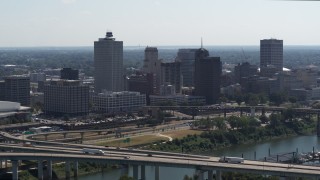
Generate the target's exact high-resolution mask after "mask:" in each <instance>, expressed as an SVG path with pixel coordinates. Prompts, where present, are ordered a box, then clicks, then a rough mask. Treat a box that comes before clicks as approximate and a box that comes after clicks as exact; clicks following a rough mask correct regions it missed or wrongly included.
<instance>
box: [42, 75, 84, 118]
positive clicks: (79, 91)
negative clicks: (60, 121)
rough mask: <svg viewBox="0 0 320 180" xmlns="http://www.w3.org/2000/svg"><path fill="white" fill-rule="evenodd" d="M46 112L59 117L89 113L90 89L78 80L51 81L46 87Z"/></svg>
mask: <svg viewBox="0 0 320 180" xmlns="http://www.w3.org/2000/svg"><path fill="white" fill-rule="evenodd" d="M44 112H45V113H47V114H59V115H64V114H70V115H83V114H87V113H89V87H88V86H84V85H82V84H80V81H77V80H57V81H50V83H49V84H46V85H45V86H44Z"/></svg>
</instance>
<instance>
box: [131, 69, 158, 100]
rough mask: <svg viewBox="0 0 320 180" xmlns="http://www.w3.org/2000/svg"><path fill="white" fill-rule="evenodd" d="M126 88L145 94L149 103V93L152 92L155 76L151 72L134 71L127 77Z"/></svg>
mask: <svg viewBox="0 0 320 180" xmlns="http://www.w3.org/2000/svg"><path fill="white" fill-rule="evenodd" d="M127 82H128V90H129V91H135V92H140V94H145V95H146V100H147V104H150V99H149V95H151V94H154V91H155V78H154V74H153V73H147V74H143V73H140V74H139V73H136V74H133V75H131V76H129V78H128V81H127Z"/></svg>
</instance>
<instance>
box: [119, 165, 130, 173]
mask: <svg viewBox="0 0 320 180" xmlns="http://www.w3.org/2000/svg"><path fill="white" fill-rule="evenodd" d="M124 175H129V166H128V165H127V164H122V168H121V176H124Z"/></svg>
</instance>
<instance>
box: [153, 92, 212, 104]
mask: <svg viewBox="0 0 320 180" xmlns="http://www.w3.org/2000/svg"><path fill="white" fill-rule="evenodd" d="M205 104H206V98H205V97H202V96H188V95H182V94H177V95H166V96H159V95H150V105H151V106H162V105H168V106H172V105H173V106H182V105H184V106H202V105H205Z"/></svg>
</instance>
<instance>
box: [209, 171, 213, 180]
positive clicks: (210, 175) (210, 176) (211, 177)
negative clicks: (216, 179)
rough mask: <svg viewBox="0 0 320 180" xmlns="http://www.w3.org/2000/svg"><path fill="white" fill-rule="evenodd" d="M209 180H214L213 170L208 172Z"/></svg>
mask: <svg viewBox="0 0 320 180" xmlns="http://www.w3.org/2000/svg"><path fill="white" fill-rule="evenodd" d="M208 180H213V170H209V171H208Z"/></svg>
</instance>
